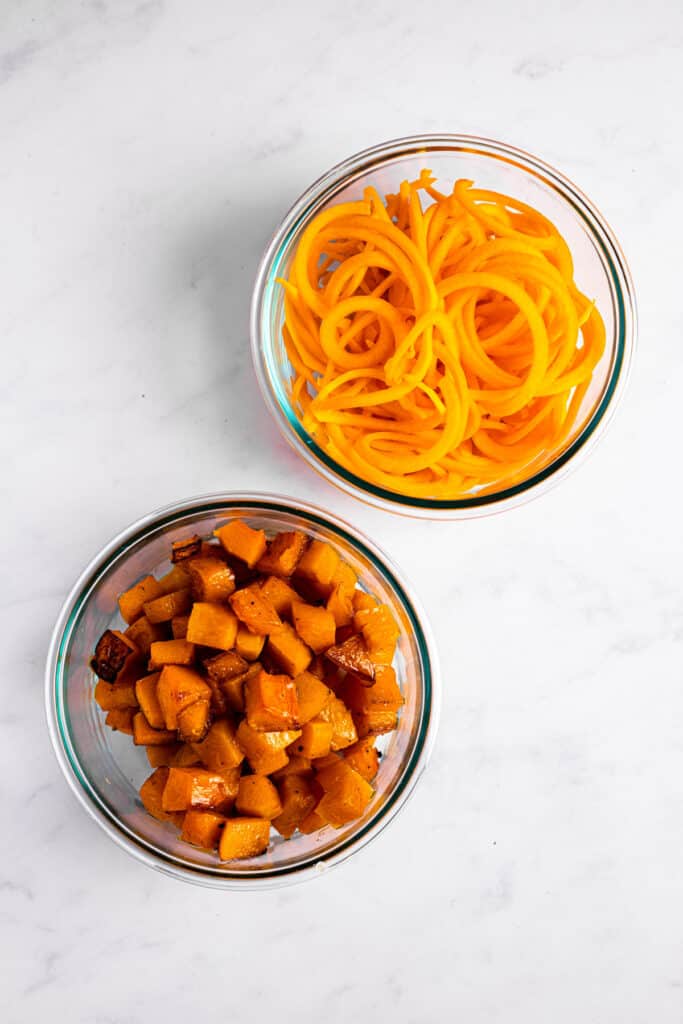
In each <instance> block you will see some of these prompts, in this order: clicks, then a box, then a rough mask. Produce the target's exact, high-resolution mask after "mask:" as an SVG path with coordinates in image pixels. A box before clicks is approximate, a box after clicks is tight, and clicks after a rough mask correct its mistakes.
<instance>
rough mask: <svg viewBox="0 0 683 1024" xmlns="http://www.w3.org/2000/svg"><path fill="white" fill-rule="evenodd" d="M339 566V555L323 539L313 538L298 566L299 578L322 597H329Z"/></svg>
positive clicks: (297, 576) (297, 575) (297, 574)
mask: <svg viewBox="0 0 683 1024" xmlns="http://www.w3.org/2000/svg"><path fill="white" fill-rule="evenodd" d="M338 568H339V555H338V554H337V552H336V551H335V549H334V548H333V547H332V546H331V545H330V544H327V543H326V542H325V541H322V540H312V541H311V543H310V544H309V546H308V547H307V548H306V550H305V551H304V553H303V555H302V556H301V559H300V561H299V564H298V566H297V568H296V578H297V580H304V581H305V582H307V583H308V584H309V585H310V586H311V587H312V588H313V589H314V591H315V592H316V593H317V594H318V595H319V596H320V597H324V598H326V597H329V595H330V593H331V592H332V589H333V580H334V577H335V573H336V572H337V570H338Z"/></svg>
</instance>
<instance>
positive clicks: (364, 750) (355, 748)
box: [342, 736, 379, 782]
mask: <svg viewBox="0 0 683 1024" xmlns="http://www.w3.org/2000/svg"><path fill="white" fill-rule="evenodd" d="M342 756H343V758H344V760H345V761H346V763H347V764H348V765H349V766H350V767H351V768H353V770H354V771H356V772H358V774H359V775H360V776H361V777H362V778H364V779H365V781H366V782H371V781H372V780H373V779H374V777H375V775H376V774H377V772H378V770H379V754H378V752H377V750H376V749H375V737H374V736H366V737H365V738H364V739H362V740H358V742H357V743H354V744H353V745H352V746H350V747H347V748H346V750H345V751H344V753H343V755H342Z"/></svg>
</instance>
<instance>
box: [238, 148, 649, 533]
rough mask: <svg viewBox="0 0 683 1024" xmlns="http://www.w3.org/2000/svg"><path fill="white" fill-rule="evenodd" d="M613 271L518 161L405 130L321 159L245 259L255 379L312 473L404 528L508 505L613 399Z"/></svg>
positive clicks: (587, 210)
mask: <svg viewBox="0 0 683 1024" xmlns="http://www.w3.org/2000/svg"><path fill="white" fill-rule="evenodd" d="M635 322H636V313H635V300H634V293H633V285H632V281H631V277H630V273H629V270H628V266H627V264H626V261H625V259H624V256H623V254H622V252H621V249H620V247H619V244H618V242H617V241H616V239H615V237H614V235H613V233H612V231H611V229H610V228H609V226H608V225H607V223H606V221H605V219H604V218H603V217H602V215H601V214H600V213H599V212H598V211H597V209H596V208H595V207H594V206H593V204H592V203H591V202H590V201H589V200H588V199H587V198H586V196H584V195H583V194H582V193H581V192H580V191H579V190H578V189H577V188H576V186H575V185H573V184H572V183H571V182H570V181H569V180H568V179H567V178H566V177H564V175H562V174H561V173H560V172H558V171H556V170H555V169H554V168H552V167H550V166H549V165H547V164H545V163H544V162H543V161H541V160H539V159H537V158H536V157H533V156H530V155H529V154H527V153H524V152H522V151H520V150H517V149H514V148H513V147H511V146H508V145H505V144H502V143H499V142H493V141H490V140H486V139H480V138H474V137H470V136H464V135H433V136H432V135H429V136H426V135H425V136H416V137H411V138H405V139H399V140H396V141H393V142H388V143H385V144H383V145H380V146H376V147H374V148H372V149H368V150H365V151H364V152H362V153H359V154H357V155H355V156H353V157H351V158H349V159H348V160H345V161H344V162H343V163H341V164H338V165H337V166H336V167H334V168H332V169H331V170H330V171H328V172H327V173H326V174H324V175H323V176H322V177H321V178H319V179H318V181H316V182H315V183H314V184H313V185H312V186H311V187H310V188H309V189H308V190H307V191H306V192H305V193H304V194H303V195H302V196H301V198H300V199H299V200H298V201H297V202H296V203H295V204H294V206H293V207H292V209H291V210H290V211H289V213H288V214H287V216H286V217H285V219H284V221H283V223H282V224H281V225H280V227H279V228H278V229H277V231H276V233H275V235H274V237H273V239H272V241H271V242H270V244H269V246H268V248H267V249H266V252H265V254H264V256H263V259H262V262H261V265H260V268H259V271H258V276H257V280H256V285H255V290H254V296H253V302H252V311H251V341H252V353H253V360H254V366H255V370H256V374H257V377H258V381H259V385H260V388H261V391H262V394H263V397H264V399H265V402H266V404H267V406H268V408H269V409H270V411H271V414H272V415H273V417H274V419H275V421H276V423H277V424H278V426H279V428H280V430H281V432H282V434H283V435H284V437H285V438H286V440H287V441H288V442H289V443H290V444H291V445H292V446H293V447H294V449H295V450H296V451H297V452H298V453H299V454H300V455H301V456H302V457H303V458H304V459H305V460H306V461H307V462H308V463H309V464H310V465H311V466H312V467H313V468H314V469H316V470H317V471H318V472H319V473H321V474H322V475H323V476H324V477H325V478H326V479H327V480H329V481H330V482H332V483H334V484H336V485H338V486H339V487H341V488H342V489H343V490H345V491H346V492H348V493H350V494H352V495H354V496H355V497H358V498H360V499H361V500H364V501H366V502H368V503H370V504H372V505H376V506H378V507H381V508H384V509H387V510H391V511H394V512H398V513H403V514H406V515H410V516H418V517H424V518H467V517H473V516H480V515H486V514H490V513H492V512H496V511H500V510H503V509H506V508H510V507H514V506H516V505H519V504H521V503H522V502H524V501H526V500H528V499H530V498H531V497H534V496H536V495H539V494H541V493H542V492H543V491H544V490H546V489H547V488H548V487H549V486H551V485H552V484H554V483H555V482H557V481H558V480H560V479H561V478H562V477H563V476H565V475H566V473H567V472H569V470H570V469H572V468H573V467H574V466H576V465H577V464H578V463H579V462H580V461H581V459H583V458H584V457H585V456H586V455H587V454H588V453H589V452H590V451H591V450H592V449H593V447H594V446H595V443H596V441H597V440H598V439H599V437H600V436H601V435H602V434H603V432H604V430H605V427H606V426H607V423H608V422H609V420H610V417H611V414H612V412H613V411H614V408H615V406H616V404H617V400H618V398H619V397H620V395H621V394H622V392H623V389H624V385H625V382H626V379H627V375H628V369H629V365H630V361H631V356H632V351H633V346H634V337H635Z"/></svg>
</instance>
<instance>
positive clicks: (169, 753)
mask: <svg viewBox="0 0 683 1024" xmlns="http://www.w3.org/2000/svg"><path fill="white" fill-rule="evenodd" d="M181 746H182V744H180V743H158V744H156V745H155V746H151V747H145V751H146V753H147V760H148V761H149V763H150V766H151V767H152V768H161V767H162V766H163V765H167V766H168V765H170V764H175V763H176V760H175V759H176V757H177V755H178V751H179V750H180V749H181Z"/></svg>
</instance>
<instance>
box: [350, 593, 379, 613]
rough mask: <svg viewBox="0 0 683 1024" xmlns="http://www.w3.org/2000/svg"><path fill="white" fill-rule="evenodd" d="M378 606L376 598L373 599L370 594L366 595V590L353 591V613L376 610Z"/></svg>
mask: <svg viewBox="0 0 683 1024" xmlns="http://www.w3.org/2000/svg"><path fill="white" fill-rule="evenodd" d="M378 604H379V601H378V600H377V598H375V597H373V596H372V594H368V592H367V591H366V590H354V592H353V610H354V612H360V611H363V610H368V609H372V608H376V607H377V605H378Z"/></svg>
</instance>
